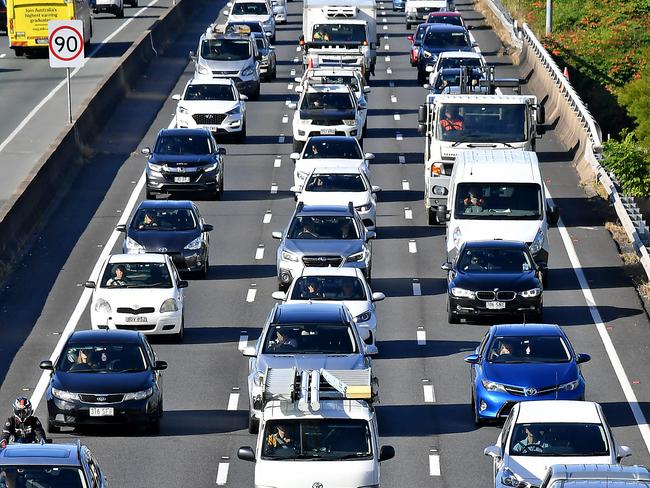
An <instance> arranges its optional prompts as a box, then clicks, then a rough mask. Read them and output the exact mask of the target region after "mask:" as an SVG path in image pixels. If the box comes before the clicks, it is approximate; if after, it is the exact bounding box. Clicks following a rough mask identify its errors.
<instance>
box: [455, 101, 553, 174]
mask: <svg viewBox="0 0 650 488" xmlns="http://www.w3.org/2000/svg"><path fill="white" fill-rule="evenodd" d="M453 96H454V97H455V96H456V95H453ZM487 96H492V95H487ZM457 168H458V169H457ZM453 171H454V172H457V174H456V175H455V179H456V181H458V182H460V183H490V182H494V183H537V184H540V185H541V183H542V176H541V173H540V172H539V164H538V160H537V155H536V154H535V153H534V152H532V151H511V150H510V149H506V150H502V149H491V150H489V151H486V150H480V149H472V150H468V151H461V152H460V153H459V154H458V156H457V157H456V162H455V163H454V170H453Z"/></svg>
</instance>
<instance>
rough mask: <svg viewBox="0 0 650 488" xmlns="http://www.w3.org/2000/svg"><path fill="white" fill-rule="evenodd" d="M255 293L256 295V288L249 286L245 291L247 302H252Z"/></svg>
mask: <svg viewBox="0 0 650 488" xmlns="http://www.w3.org/2000/svg"><path fill="white" fill-rule="evenodd" d="M255 295H257V288H249V289H248V293H246V301H247V302H248V303H251V302H254V301H255Z"/></svg>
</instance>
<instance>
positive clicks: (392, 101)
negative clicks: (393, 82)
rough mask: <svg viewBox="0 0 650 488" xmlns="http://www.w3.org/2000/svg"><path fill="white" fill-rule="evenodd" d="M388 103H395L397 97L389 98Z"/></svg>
mask: <svg viewBox="0 0 650 488" xmlns="http://www.w3.org/2000/svg"><path fill="white" fill-rule="evenodd" d="M390 103H397V97H396V96H395V95H391V96H390Z"/></svg>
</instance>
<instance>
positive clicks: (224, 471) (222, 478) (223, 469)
mask: <svg viewBox="0 0 650 488" xmlns="http://www.w3.org/2000/svg"><path fill="white" fill-rule="evenodd" d="M229 468H230V463H219V467H218V468H217V484H218V485H225V484H226V482H227V481H228V469H229Z"/></svg>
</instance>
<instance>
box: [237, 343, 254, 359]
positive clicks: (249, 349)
mask: <svg viewBox="0 0 650 488" xmlns="http://www.w3.org/2000/svg"><path fill="white" fill-rule="evenodd" d="M241 353H242V354H243V355H244V357H247V358H254V357H255V355H256V354H257V351H256V350H255V346H246V347H245V348H244V350H243V351H242V352H241Z"/></svg>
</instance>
